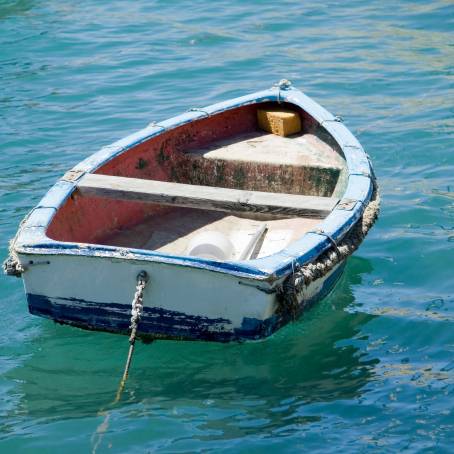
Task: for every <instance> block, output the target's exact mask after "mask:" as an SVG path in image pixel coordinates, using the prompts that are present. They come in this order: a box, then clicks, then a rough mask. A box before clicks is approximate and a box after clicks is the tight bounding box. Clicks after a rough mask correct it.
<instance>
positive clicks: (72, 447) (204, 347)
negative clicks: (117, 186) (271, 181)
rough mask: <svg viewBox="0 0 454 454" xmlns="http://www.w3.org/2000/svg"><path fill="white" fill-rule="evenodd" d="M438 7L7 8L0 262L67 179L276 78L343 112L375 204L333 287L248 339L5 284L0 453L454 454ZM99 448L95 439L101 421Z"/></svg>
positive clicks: (1, 91)
mask: <svg viewBox="0 0 454 454" xmlns="http://www.w3.org/2000/svg"><path fill="white" fill-rule="evenodd" d="M453 64H454V5H453V3H452V2H450V1H448V0H447V1H443V0H439V1H430V0H427V1H424V2H423V1H400V2H395V1H394V2H391V1H386V0H385V1H371V2H363V1H349V2H337V1H336V2H334V1H330V0H328V1H327V2H297V1H280V2H275V1H249V2H240V1H238V0H237V1H231V2H227V1H218V2H207V1H197V0H193V1H192V2H181V1H179V2H177V1H175V2H165V1H162V2H158V1H143V0H138V1H134V2H120V1H111V2H99V1H94V0H81V1H79V2H60V1H56V0H53V1H52V0H49V1H47V0H18V1H13V0H0V82H1V83H0V144H1V152H2V153H1V159H0V254H1V256H2V257H5V256H6V255H7V246H8V240H9V238H11V237H12V236H13V235H14V233H15V231H16V228H17V225H18V223H19V222H20V220H21V219H22V218H23V216H24V215H25V214H26V213H27V211H28V210H30V209H31V208H32V207H33V206H34V205H35V204H36V203H37V202H38V200H39V199H40V198H41V196H42V195H43V194H44V192H45V191H46V190H47V189H48V188H49V187H50V186H51V185H52V184H53V182H54V181H55V180H56V179H57V178H58V177H59V176H60V175H61V174H62V173H64V172H65V171H66V170H67V169H69V168H70V167H72V166H73V165H74V164H76V163H77V162H78V161H80V160H81V159H82V158H84V157H86V156H87V155H89V154H91V153H92V152H94V151H96V150H97V149H98V148H100V147H101V146H103V145H106V144H108V143H110V142H112V141H114V140H115V139H118V138H121V137H123V136H125V135H126V134H128V133H131V132H133V131H135V130H137V129H140V128H142V127H144V126H145V125H146V124H148V123H149V122H150V121H152V120H160V119H164V118H166V117H169V116H171V115H175V114H178V113H180V112H182V111H184V110H187V109H188V108H190V107H194V106H203V105H206V104H211V103H213V102H216V101H221V100H224V99H228V98H231V97H233V96H237V95H240V94H246V93H249V92H252V91H256V90H257V89H261V88H266V87H269V86H270V85H271V84H273V83H274V82H276V81H277V80H279V79H280V78H282V77H286V78H288V79H291V80H293V82H294V84H295V85H296V86H297V87H298V88H301V89H302V90H304V91H305V92H306V93H307V94H309V95H310V96H312V97H314V98H315V99H316V100H317V101H318V102H320V103H321V104H322V105H324V106H325V107H326V108H327V109H328V110H330V111H332V112H333V113H335V114H339V115H341V116H342V117H343V118H344V119H345V121H346V124H347V126H348V127H350V129H351V130H352V131H353V133H354V134H356V135H357V136H358V138H359V139H360V141H361V142H362V144H363V145H364V147H365V148H366V150H367V151H368V152H369V154H370V155H371V157H372V160H373V162H374V165H375V169H376V173H377V176H378V178H379V182H380V186H381V191H382V197H383V208H382V213H381V218H380V220H379V222H378V223H377V224H376V227H375V228H374V230H373V231H372V233H371V234H370V236H369V237H368V238H367V241H366V242H365V243H364V244H363V245H362V247H361V248H360V250H359V251H358V252H356V253H355V255H354V256H353V257H352V258H351V259H350V260H349V261H348V265H347V269H346V273H345V275H344V277H343V278H342V280H341V281H340V282H339V284H338V286H337V287H336V289H335V291H334V292H333V293H332V294H331V295H330V296H329V297H328V298H326V299H325V300H324V301H322V302H321V303H320V304H318V305H317V306H316V307H315V308H314V309H313V310H311V311H310V312H309V313H307V315H306V316H305V317H304V318H303V319H302V320H300V321H298V322H296V323H294V324H291V325H289V326H287V327H285V328H284V329H282V330H281V331H280V332H278V333H277V334H276V335H274V336H273V337H272V338H270V339H268V340H266V341H264V342H258V343H247V344H242V345H239V344H232V345H218V344H207V343H178V342H174V343H172V342H157V343H154V344H152V345H144V344H139V345H138V346H137V349H136V357H135V360H134V363H133V369H132V372H131V375H130V378H129V381H128V385H127V388H126V390H125V393H124V395H123V398H122V400H121V401H120V402H119V403H118V404H116V405H110V403H111V402H112V400H113V398H114V395H115V391H116V388H117V385H118V381H119V378H120V375H121V372H122V367H123V363H124V360H125V355H126V352H127V339H126V338H125V337H121V336H115V335H109V334H100V333H90V332H84V331H81V330H78V329H74V328H70V327H63V326H56V325H54V324H53V323H52V322H50V321H47V320H44V319H41V318H37V317H33V316H31V315H29V314H28V312H27V308H26V304H25V300H24V293H23V289H22V284H21V282H20V281H19V280H16V279H14V278H6V277H1V278H0V300H1V304H2V306H1V308H2V316H1V318H0V358H1V359H0V395H1V397H0V451H1V452H5V453H7V452H25V453H27V452H30V453H31V452H33V453H37V452H52V453H53V452H55V453H56V452H65V453H66V452H68V453H69V452H77V453H80V452H89V451H90V450H92V449H93V448H94V446H95V445H96V443H97V442H99V444H98V445H97V452H112V453H124V452H137V453H141V452H154V451H159V452H195V451H203V452H219V451H223V450H224V451H227V452H248V453H250V452H265V451H266V452H289V453H290V452H291V453H294V452H301V451H306V452H337V451H339V449H343V450H345V452H362V451H371V452H380V453H381V452H396V451H398V450H399V451H408V452H436V453H439V452H449V451H451V452H452V449H453V448H452V447H453V443H454V416H453V407H454V155H453V153H454V150H453V132H454V116H453V103H454V85H453ZM106 411H108V420H107V423H106V432H105V435H104V437H103V438H102V439H97V438H96V437H93V434H94V433H95V431H96V429H97V428H98V426H99V425H100V424H101V423H102V422H103V421H105V412H106Z"/></svg>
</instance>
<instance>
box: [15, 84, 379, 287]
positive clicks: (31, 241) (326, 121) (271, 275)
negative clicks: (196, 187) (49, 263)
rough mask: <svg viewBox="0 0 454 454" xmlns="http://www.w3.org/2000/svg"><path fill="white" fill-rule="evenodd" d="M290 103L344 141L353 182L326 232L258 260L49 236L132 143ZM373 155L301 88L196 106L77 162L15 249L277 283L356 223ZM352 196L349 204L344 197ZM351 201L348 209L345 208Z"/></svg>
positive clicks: (24, 230)
mask: <svg viewBox="0 0 454 454" xmlns="http://www.w3.org/2000/svg"><path fill="white" fill-rule="evenodd" d="M270 101H271V102H287V103H290V104H294V105H296V106H298V107H300V108H302V109H303V110H304V111H306V112H307V113H308V114H309V115H311V116H312V117H313V118H314V120H316V121H317V122H318V123H319V125H320V126H322V127H323V128H324V129H325V130H326V131H327V132H328V133H329V134H330V135H331V136H332V137H333V139H334V140H335V141H336V143H337V144H338V145H339V147H340V149H341V150H342V153H343V154H344V157H345V160H346V164H347V170H348V182H347V187H346V190H345V192H344V194H343V199H342V200H341V203H340V204H339V205H338V206H337V207H335V208H334V209H333V211H332V212H331V213H330V214H329V215H328V216H327V217H326V218H325V219H324V220H323V221H322V222H321V223H320V226H319V227H320V229H322V231H323V233H316V232H311V233H306V234H305V235H303V236H302V237H301V238H300V239H299V240H298V241H296V242H294V243H292V244H291V245H289V246H288V247H287V248H285V249H283V250H282V251H280V252H278V253H276V254H273V255H271V256H268V257H264V258H259V259H255V260H249V261H247V262H244V261H228V262H217V261H211V260H207V259H202V258H197V257H188V256H175V255H170V254H163V253H159V252H157V251H150V250H142V249H134V248H124V247H115V246H104V245H98V244H87V243H76V242H64V241H57V240H53V239H51V238H49V237H48V236H47V235H46V230H47V228H48V226H49V224H50V223H51V221H52V219H53V217H54V216H55V214H56V212H57V211H58V209H59V208H60V207H61V206H62V205H63V204H64V203H65V201H66V200H67V198H68V197H70V196H71V194H72V193H73V191H74V190H75V189H76V186H77V180H78V179H79V178H80V177H82V175H84V174H85V173H93V172H95V171H96V170H97V169H99V168H100V167H101V166H103V165H105V164H106V163H107V162H109V161H110V160H112V159H113V158H115V157H117V156H119V155H120V154H122V153H125V152H126V151H127V150H129V149H130V148H132V147H134V146H136V145H138V144H140V143H143V142H145V141H147V140H149V139H151V138H152V137H155V136H157V135H159V134H162V133H164V132H165V131H168V130H171V129H174V128H177V127H179V126H182V125H184V124H186V123H189V122H191V121H195V120H198V119H202V118H204V117H205V116H206V115H214V114H218V113H221V112H224V111H226V110H229V109H233V108H237V107H241V106H246V105H249V104H258V103H264V102H270ZM371 172H372V170H371V166H370V163H369V159H368V156H367V154H366V153H365V151H364V149H363V148H362V146H361V145H360V143H359V142H358V140H357V139H356V138H355V137H354V136H353V134H352V133H351V132H350V131H349V130H348V129H347V128H346V127H345V126H344V125H343V124H342V123H341V122H340V121H339V119H338V118H336V117H334V116H333V115H332V114H331V113H329V112H328V111H327V110H325V109H324V108H323V107H321V106H320V105H318V104H317V103H316V102H315V101H313V100H312V99H311V98H309V97H308V96H306V95H304V94H303V93H302V92H300V91H299V90H297V89H295V88H293V87H290V88H287V89H284V88H281V87H273V88H271V89H268V90H263V91H260V92H256V93H252V94H250V95H246V96H242V97H239V98H234V99H231V100H228V101H225V102H221V103H217V104H213V105H211V106H208V107H205V108H203V109H193V110H190V111H188V112H185V113H184V114H181V115H178V116H176V117H172V118H170V119H168V120H165V121H163V122H160V123H151V124H150V125H148V126H147V127H146V128H144V129H142V130H140V131H138V132H136V133H134V134H131V135H129V136H127V137H126V138H124V139H121V140H119V141H117V142H114V143H113V144H111V145H108V146H106V147H103V148H102V149H101V150H99V151H98V152H96V153H94V154H93V155H91V156H89V157H88V158H87V159H85V160H83V161H82V162H80V163H79V164H77V165H76V166H75V167H74V168H73V169H72V170H71V171H69V172H68V173H67V174H65V176H63V177H62V178H61V179H60V180H59V181H58V182H57V183H55V185H54V186H53V187H52V188H51V189H50V190H49V191H48V192H47V194H46V195H45V196H44V197H43V199H42V200H41V201H40V203H39V204H38V205H37V206H36V207H35V208H34V209H33V210H32V211H31V213H30V214H29V216H28V217H27V218H26V219H25V220H24V222H23V223H22V225H21V227H20V229H19V231H18V234H17V236H16V238H15V240H14V245H13V246H14V250H15V252H16V253H18V254H23V255H68V256H74V255H77V256H90V257H99V258H105V257H108V258H111V259H121V260H133V261H145V262H146V261H153V262H161V263H168V264H173V265H179V266H188V267H196V268H202V269H207V270H210V271H215V272H221V273H228V274H232V275H235V276H239V277H243V278H250V279H255V280H264V281H269V282H270V283H273V282H274V281H277V280H279V279H281V278H282V277H285V276H286V275H287V274H288V273H289V272H290V271H291V269H292V267H293V266H295V264H298V265H303V264H305V263H308V262H310V261H311V260H313V259H314V258H316V257H317V256H318V255H320V254H321V253H322V252H323V251H325V250H326V249H328V248H329V247H330V246H331V241H330V240H329V239H328V238H327V235H329V236H330V237H331V238H333V239H334V240H335V241H340V240H341V239H342V237H343V236H344V235H345V234H346V233H348V231H349V230H350V229H351V228H352V226H353V225H355V223H356V221H357V220H358V219H359V218H360V217H361V215H362V212H363V210H364V207H365V205H367V203H368V201H369V200H370V198H371V195H372V190H373V185H372V174H371ZM343 201H344V202H345V201H348V202H349V203H348V204H344V203H342V202H343ZM346 206H348V208H347V209H346V208H345V207H346Z"/></svg>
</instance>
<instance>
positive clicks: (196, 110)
mask: <svg viewBox="0 0 454 454" xmlns="http://www.w3.org/2000/svg"><path fill="white" fill-rule="evenodd" d="M188 112H201V113H203V114H205V115H206V116H207V117H209V116H210V114H209V112H207V111H206V110H203V109H200V108H199V107H191V108H190V109H188Z"/></svg>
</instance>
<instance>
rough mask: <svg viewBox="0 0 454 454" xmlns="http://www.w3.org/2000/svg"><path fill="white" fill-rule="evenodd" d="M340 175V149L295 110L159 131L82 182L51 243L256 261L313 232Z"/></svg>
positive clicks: (220, 117)
mask: <svg viewBox="0 0 454 454" xmlns="http://www.w3.org/2000/svg"><path fill="white" fill-rule="evenodd" d="M346 174H347V172H346V163H345V159H344V156H343V154H342V151H341V149H340V147H339V146H338V145H337V143H336V142H335V141H334V139H333V138H332V137H331V136H330V135H329V134H328V133H327V132H326V130H325V129H324V128H323V127H322V126H321V125H319V124H318V123H317V122H316V121H315V120H314V119H313V118H312V117H311V116H310V115H309V114H307V113H306V112H305V111H303V110H302V109H300V108H299V107H297V106H295V105H292V104H286V103H280V104H278V103H261V104H252V105H246V106H241V107H238V108H234V109H230V110H227V111H224V112H221V113H218V114H213V115H210V116H208V115H207V116H206V117H204V118H201V119H198V120H195V121H193V122H190V123H187V124H184V125H182V126H179V127H176V128H174V129H170V130H167V131H164V132H163V133H162V134H160V135H157V136H155V137H151V138H150V139H148V140H146V141H145V142H142V143H140V144H138V145H135V146H133V147H131V148H129V149H128V150H127V151H125V152H123V153H121V154H120V155H118V156H116V157H114V158H113V159H111V160H110V161H108V162H106V163H105V164H104V165H102V166H101V167H100V168H98V169H97V170H96V171H95V172H94V173H92V174H85V175H84V176H82V177H81V178H80V180H78V182H77V189H76V190H75V191H74V192H73V193H72V194H71V196H70V197H69V198H68V199H67V201H66V202H65V203H64V204H63V206H62V207H60V209H59V210H58V211H57V213H56V215H55V216H54V218H53V220H52V222H51V224H50V225H49V227H48V229H47V235H48V236H49V237H50V238H52V239H55V240H59V241H68V242H79V243H91V244H102V245H111V246H120V247H126V248H138V249H146V250H153V251H158V252H162V253H165V254H171V255H186V256H198V257H205V258H208V259H213V260H221V261H222V260H252V259H255V258H260V257H265V256H268V255H271V254H274V253H276V252H278V251H280V250H282V249H284V248H285V247H286V246H288V245H289V244H290V243H292V242H294V241H295V240H297V239H299V238H300V237H301V236H303V235H304V234H305V233H306V232H308V231H310V230H313V229H314V228H316V226H317V224H318V223H319V222H320V220H321V219H323V218H325V217H326V216H327V215H328V214H329V213H330V212H331V210H332V209H333V208H334V207H335V205H336V204H337V202H338V200H339V199H340V198H341V197H342V194H343V193H344V191H345V187H346V180H347V175H346Z"/></svg>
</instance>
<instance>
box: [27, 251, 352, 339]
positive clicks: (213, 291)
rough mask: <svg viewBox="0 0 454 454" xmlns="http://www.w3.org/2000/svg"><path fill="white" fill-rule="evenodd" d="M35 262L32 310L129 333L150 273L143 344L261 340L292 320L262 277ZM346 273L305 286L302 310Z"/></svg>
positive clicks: (121, 264) (64, 260)
mask: <svg viewBox="0 0 454 454" xmlns="http://www.w3.org/2000/svg"><path fill="white" fill-rule="evenodd" d="M28 260H30V258H28ZM33 262H34V263H35V264H39V263H41V265H36V266H32V267H30V268H29V270H28V271H27V273H25V276H24V283H25V289H26V295H27V301H28V306H29V310H30V312H31V313H32V314H34V315H38V316H42V317H46V318H49V319H52V320H54V321H56V322H58V323H63V324H68V325H73V326H77V327H80V328H84V329H89V330H97V331H108V332H115V333H122V334H127V333H128V332H129V325H130V317H131V301H132V298H133V295H134V292H135V282H136V276H137V274H138V273H139V272H140V271H141V270H145V271H146V272H147V273H148V275H149V276H150V280H149V282H148V283H147V286H146V288H145V291H144V299H143V304H144V310H143V315H142V317H141V320H140V324H139V330H138V335H139V337H141V338H143V339H144V340H146V339H178V340H205V341H218V342H229V341H244V340H258V339H263V338H266V337H268V336H270V335H271V334H272V333H274V332H275V331H276V330H277V329H279V328H280V327H282V326H283V325H285V324H286V323H288V322H289V321H290V320H291V319H292V317H291V316H290V315H289V314H285V313H282V311H280V310H279V302H278V297H277V293H276V291H275V289H273V288H271V287H270V286H268V285H267V284H266V283H265V282H262V281H259V280H251V279H241V278H238V277H235V276H232V275H228V274H223V273H218V272H210V271H207V270H198V269H192V268H187V267H178V266H174V265H166V264H162V263H149V262H148V263H146V262H142V263H141V262H136V261H131V260H129V259H124V260H108V259H107V260H106V259H105V258H95V257H68V256H56V257H52V258H50V259H49V257H48V256H43V257H39V256H38V257H34V258H33ZM343 269H344V262H343V263H341V264H339V265H338V266H336V267H335V268H333V270H331V271H330V272H329V273H328V274H327V275H325V276H324V277H323V278H320V279H317V280H315V281H314V282H312V283H311V284H310V285H309V286H307V287H304V288H303V290H302V292H301V293H300V294H299V295H298V299H299V303H300V312H302V311H303V308H304V309H305V308H307V307H308V306H309V305H311V304H313V303H315V302H317V301H318V300H320V299H322V298H323V297H324V296H326V295H327V294H328V293H329V292H330V291H331V290H332V288H333V287H334V285H335V283H336V281H337V280H338V278H339V277H340V275H341V274H342V271H343ZM49 276H52V278H51V279H49ZM68 282H71V285H68Z"/></svg>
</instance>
